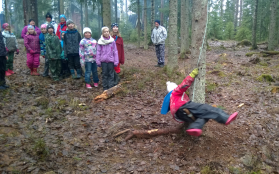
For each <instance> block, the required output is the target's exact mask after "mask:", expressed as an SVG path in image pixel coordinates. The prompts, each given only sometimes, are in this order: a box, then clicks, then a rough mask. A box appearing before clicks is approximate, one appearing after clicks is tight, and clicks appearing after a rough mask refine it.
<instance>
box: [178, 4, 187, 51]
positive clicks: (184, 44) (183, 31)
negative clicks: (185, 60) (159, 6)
mask: <svg viewBox="0 0 279 174" xmlns="http://www.w3.org/2000/svg"><path fill="white" fill-rule="evenodd" d="M180 20H181V22H180V23H181V28H180V37H181V48H180V52H181V55H184V54H185V53H186V52H187V51H189V0H181V17H180Z"/></svg>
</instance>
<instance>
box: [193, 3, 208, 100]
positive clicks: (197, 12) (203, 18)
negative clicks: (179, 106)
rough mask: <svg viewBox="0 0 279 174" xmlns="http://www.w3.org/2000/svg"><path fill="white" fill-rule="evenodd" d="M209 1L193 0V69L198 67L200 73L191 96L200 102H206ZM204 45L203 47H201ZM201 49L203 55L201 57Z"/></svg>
mask: <svg viewBox="0 0 279 174" xmlns="http://www.w3.org/2000/svg"><path fill="white" fill-rule="evenodd" d="M207 3H208V0H199V1H193V13H192V15H193V17H192V44H191V57H192V61H191V70H193V69H194V68H198V69H199V75H198V76H197V77H196V78H195V82H194V83H195V84H194V83H193V85H192V86H191V88H190V97H191V99H192V100H193V101H194V102H198V103H205V74H206V38H205V39H204V35H206V33H205V28H206V22H207ZM203 42H204V43H203ZM202 45H203V48H202V49H200V48H201V47H202ZM200 51H201V57H200V58H199V55H200ZM198 63H199V64H198ZM197 64H198V65H197ZM197 66H198V67H197ZM193 92H194V94H195V95H194V98H193Z"/></svg>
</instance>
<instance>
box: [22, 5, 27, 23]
mask: <svg viewBox="0 0 279 174" xmlns="http://www.w3.org/2000/svg"><path fill="white" fill-rule="evenodd" d="M26 1H27V0H22V7H23V17H24V25H25V26H26V25H27V24H28V8H27V7H28V6H27V2H26Z"/></svg>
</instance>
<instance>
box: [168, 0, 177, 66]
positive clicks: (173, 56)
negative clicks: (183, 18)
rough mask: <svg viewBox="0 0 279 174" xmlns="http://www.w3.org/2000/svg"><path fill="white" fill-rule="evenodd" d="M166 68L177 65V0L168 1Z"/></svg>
mask: <svg viewBox="0 0 279 174" xmlns="http://www.w3.org/2000/svg"><path fill="white" fill-rule="evenodd" d="M169 6H170V14H169V34H168V36H169V52H168V65H167V66H168V69H170V70H171V71H172V70H174V68H176V67H177V65H178V64H177V0H171V1H170V4H169Z"/></svg>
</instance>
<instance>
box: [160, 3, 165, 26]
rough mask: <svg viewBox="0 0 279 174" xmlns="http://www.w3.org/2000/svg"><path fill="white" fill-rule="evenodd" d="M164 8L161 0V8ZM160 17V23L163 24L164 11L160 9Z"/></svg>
mask: <svg viewBox="0 0 279 174" xmlns="http://www.w3.org/2000/svg"><path fill="white" fill-rule="evenodd" d="M163 8H164V0H161V10H163ZM160 14H161V17H160V23H161V24H160V25H164V13H163V12H162V11H161V13H160Z"/></svg>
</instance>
